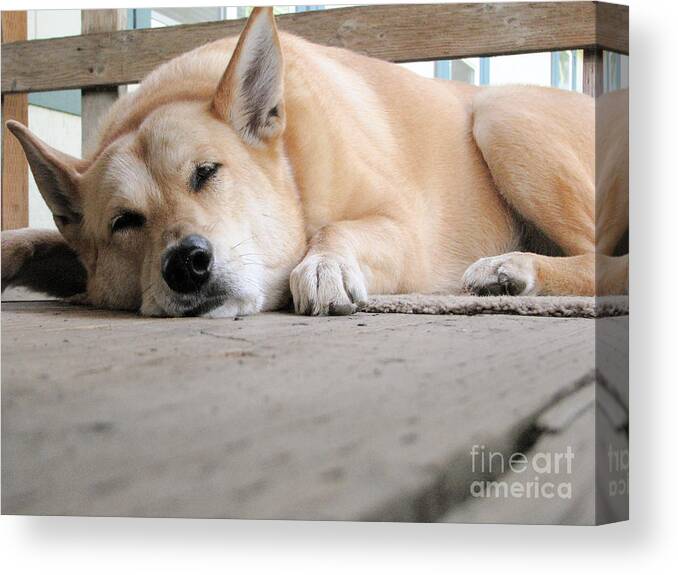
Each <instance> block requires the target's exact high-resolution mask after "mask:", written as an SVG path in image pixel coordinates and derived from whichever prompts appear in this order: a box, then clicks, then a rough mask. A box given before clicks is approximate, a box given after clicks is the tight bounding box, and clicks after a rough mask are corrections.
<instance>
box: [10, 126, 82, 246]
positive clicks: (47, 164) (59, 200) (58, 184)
mask: <svg viewBox="0 0 678 575" xmlns="http://www.w3.org/2000/svg"><path fill="white" fill-rule="evenodd" d="M7 128H8V129H9V131H10V132H12V134H14V135H15V136H16V137H17V139H18V140H19V142H20V143H21V146H22V147H23V149H24V153H25V154H26V158H27V159H28V164H29V165H30V167H31V172H33V177H34V178H35V182H36V184H37V185H38V189H39V190H40V193H41V194H42V197H43V198H44V200H45V203H46V204H47V206H48V207H49V209H50V210H51V212H52V215H53V216H54V221H55V223H56V225H57V227H58V228H59V230H60V231H61V232H62V233H64V235H66V233H67V231H71V230H72V228H69V226H73V225H77V224H79V223H80V220H81V211H80V193H79V182H80V179H81V175H80V171H84V169H85V167H86V163H85V162H84V161H83V160H79V159H77V158H74V157H72V156H69V155H68V154H64V153H63V152H60V151H59V150H55V149H54V148H52V147H51V146H48V145H47V144H45V142H43V141H42V140H40V138H38V137H37V136H36V135H35V134H33V132H31V131H30V130H29V129H28V128H27V127H26V126H24V125H23V124H20V123H19V122H14V121H12V120H10V121H9V122H7Z"/></svg>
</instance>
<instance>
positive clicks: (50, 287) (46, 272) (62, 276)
mask: <svg viewBox="0 0 678 575" xmlns="http://www.w3.org/2000/svg"><path fill="white" fill-rule="evenodd" d="M10 286H20V287H26V288H28V289H30V290H33V291H36V292H40V293H46V294H48V295H52V296H56V297H70V296H74V295H79V294H82V293H84V292H85V290H86V289H87V272H86V271H85V268H84V266H83V265H82V263H81V262H80V259H79V258H78V256H77V254H76V253H75V251H74V250H73V249H72V248H71V247H70V246H69V245H68V243H66V240H65V239H64V238H63V236H62V235H61V234H60V233H59V232H57V231H56V230H36V229H31V228H24V229H20V230H9V231H4V232H2V289H3V290H4V289H5V288H7V287H10Z"/></svg>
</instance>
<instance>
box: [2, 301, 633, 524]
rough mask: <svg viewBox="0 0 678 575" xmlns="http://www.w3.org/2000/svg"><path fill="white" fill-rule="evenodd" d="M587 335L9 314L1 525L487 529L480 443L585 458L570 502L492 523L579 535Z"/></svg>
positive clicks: (403, 323) (586, 474)
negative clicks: (330, 524)
mask: <svg viewBox="0 0 678 575" xmlns="http://www.w3.org/2000/svg"><path fill="white" fill-rule="evenodd" d="M610 321H614V322H617V323H616V324H615V325H619V326H621V327H622V330H621V331H622V332H624V330H625V329H626V327H625V326H626V322H627V318H614V319H611V320H610ZM594 337H595V322H594V321H593V320H589V319H565V318H541V317H514V316H475V317H466V316H424V315H422V316H414V315H398V314H384V315H378V314H374V315H373V314H357V315H353V316H348V317H332V318H306V317H299V316H294V315H289V314H284V313H267V314H261V315H257V316H252V317H247V318H242V319H238V320H208V319H200V318H197V319H147V318H140V317H136V316H133V315H129V314H122V313H113V312H102V311H96V310H91V309H88V308H80V307H71V306H69V305H66V304H63V303H60V302H9V303H3V308H2V507H3V512H4V513H9V514H58V515H123V516H126V515H132V516H165V517H179V516H181V517H232V518H286V519H292V518H297V519H347V520H351V519H366V520H377V521H380V520H413V521H445V520H455V521H465V520H466V521H472V520H476V519H477V520H487V515H486V514H485V513H484V512H483V505H485V506H486V505H487V504H486V503H485V504H482V503H481V502H476V501H474V500H471V501H469V497H468V490H469V487H468V486H469V483H470V482H471V481H472V480H473V479H474V475H473V472H472V470H471V465H470V456H469V453H470V450H471V448H472V447H473V445H484V446H487V447H488V448H494V449H496V450H501V451H502V452H505V453H510V452H512V451H513V450H515V449H518V448H521V449H526V448H531V447H533V445H538V444H539V442H541V441H544V440H546V441H550V442H551V443H553V441H560V443H562V444H563V445H565V444H566V443H567V444H577V445H581V453H582V456H581V458H580V460H581V462H582V463H581V467H580V471H578V475H577V477H579V479H577V481H580V483H581V484H582V486H583V487H582V489H581V490H580V491H579V492H578V497H577V502H576V504H573V505H570V506H568V507H567V508H563V507H562V506H560V507H558V506H557V505H554V506H552V507H549V506H548V505H542V506H539V508H538V509H536V510H535V509H534V508H533V507H526V506H517V507H513V508H512V507H510V506H508V507H507V506H505V505H503V504H502V503H501V502H499V503H497V504H496V505H495V506H494V508H495V509H496V508H497V506H500V507H502V508H503V509H504V512H503V516H501V517H500V519H499V520H504V521H527V522H536V523H540V522H549V521H554V522H577V521H581V522H589V523H590V522H592V520H593V519H592V518H593V516H592V507H593V503H592V498H593V486H592V485H591V474H592V466H593V459H592V457H593V456H592V450H593V447H592V446H591V445H590V443H591V441H592V434H593V427H592V426H593V423H592V421H593V420H592V413H593V412H592V405H593V404H592V402H593V397H594V385H593V373H594V363H595V357H594ZM554 410H555V412H556V413H558V410H560V412H561V416H560V419H558V417H556V418H555V420H556V421H560V423H559V424H557V425H560V426H561V429H555V430H551V432H550V434H549V437H540V436H539V435H538V433H539V431H540V430H541V429H542V427H540V426H541V422H542V421H545V420H544V418H549V417H550V415H549V414H550V413H552V412H554ZM563 412H564V413H566V414H568V415H567V416H566V417H563V416H562V413H563ZM551 419H553V418H551ZM535 430H536V431H537V436H534V432H535ZM553 431H555V433H553ZM531 434H532V435H531ZM535 442H536V443H535ZM476 479H477V477H476ZM490 519H491V518H490Z"/></svg>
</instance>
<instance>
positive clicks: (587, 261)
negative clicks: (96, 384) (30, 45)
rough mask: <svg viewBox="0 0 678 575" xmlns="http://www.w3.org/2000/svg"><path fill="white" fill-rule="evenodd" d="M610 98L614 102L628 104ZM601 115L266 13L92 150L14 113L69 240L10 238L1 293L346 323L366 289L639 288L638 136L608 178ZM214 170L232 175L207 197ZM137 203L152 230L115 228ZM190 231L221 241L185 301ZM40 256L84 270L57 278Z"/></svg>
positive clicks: (108, 131) (579, 100)
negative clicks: (427, 71)
mask: <svg viewBox="0 0 678 575" xmlns="http://www.w3.org/2000/svg"><path fill="white" fill-rule="evenodd" d="M614 97H615V98H616V99H617V100H619V101H620V102H619V104H614V105H610V106H607V107H606V108H607V109H610V110H612V109H613V108H615V107H616V106H622V107H623V106H624V105H625V99H626V93H619V94H618V95H614ZM615 117H616V116H615ZM619 117H621V118H623V117H624V114H620V115H619ZM594 125H595V107H594V101H593V99H592V98H590V97H588V96H584V95H581V94H577V93H571V92H566V91H560V90H554V89H550V88H536V87H524V86H521V87H497V88H479V87H475V86H470V85H466V84H461V83H456V82H449V81H441V80H428V79H424V78H421V77H419V76H417V75H415V74H413V73H412V72H410V71H408V70H406V69H403V68H402V67H399V66H396V65H393V64H390V63H386V62H382V61H378V60H374V59H370V58H366V57H363V56H359V55H356V54H354V53H351V52H348V51H346V50H341V49H336V48H328V47H323V46H318V45H314V44H311V43H309V42H306V41H304V40H302V39H300V38H297V37H294V36H291V35H288V34H278V32H277V31H276V27H275V23H274V19H273V16H272V12H271V10H270V9H256V10H255V11H254V12H253V14H252V16H251V17H250V19H249V21H248V23H247V26H246V28H245V30H244V32H243V33H242V35H241V36H240V39H239V41H238V42H237V43H236V40H235V39H231V38H228V39H224V40H221V41H218V42H214V43H211V44H208V45H206V46H203V47H201V48H198V49H196V50H194V51H192V52H189V53H187V54H185V55H183V56H181V57H179V58H177V59H175V60H173V61H171V62H169V63H167V64H165V65H163V66H161V67H160V68H158V69H157V70H156V71H155V72H153V73H152V74H150V75H149V76H148V77H147V78H146V79H145V80H144V81H143V82H142V83H141V85H140V86H139V88H138V89H137V90H136V91H134V92H132V93H131V94H129V95H127V96H125V97H123V98H121V99H120V100H119V102H117V103H116V104H115V106H113V108H112V109H111V111H110V113H109V115H108V117H107V119H106V120H105V122H104V124H103V126H102V128H101V131H100V139H99V146H98V148H97V150H96V151H95V152H94V153H93V154H92V155H91V156H90V157H88V158H86V159H84V160H78V159H75V158H72V157H69V156H67V155H65V154H62V153H60V152H58V151H56V150H54V149H52V148H50V147H49V146H47V145H46V144H44V143H43V142H41V141H40V140H39V139H38V138H37V137H36V136H34V135H33V134H31V133H30V132H29V131H28V129H26V128H25V127H24V126H22V125H20V124H18V123H16V122H12V123H10V124H9V128H10V129H11V130H12V132H13V133H14V134H15V135H16V136H17V137H18V138H19V140H20V141H21V143H22V145H23V147H24V149H25V151H26V155H27V157H28V160H29V163H30V165H31V169H32V170H33V173H34V175H35V179H36V181H37V184H38V186H39V188H40V191H41V193H42V195H43V197H44V198H45V200H46V202H47V204H48V205H49V207H50V209H51V210H52V212H53V214H54V218H55V221H56V224H57V227H58V229H59V233H57V232H48V231H44V230H43V231H36V230H19V231H14V232H3V235H2V242H3V253H2V277H3V286H6V285H9V284H12V283H14V284H21V285H27V286H29V287H34V288H37V289H41V290H43V291H48V292H53V293H56V294H58V295H60V296H63V295H66V294H75V293H79V292H86V297H87V300H88V301H89V302H90V303H91V304H93V305H95V306H103V307H110V308H116V309H130V310H140V311H141V313H142V314H146V315H188V314H196V313H198V314H204V313H210V314H213V315H234V314H247V313H253V312H257V311H260V310H269V309H276V308H280V307H281V306H284V305H285V304H286V302H288V301H289V295H290V292H291V295H292V298H293V301H294V306H295V309H296V311H297V312H299V313H308V314H327V313H349V312H351V311H354V310H355V309H356V306H357V305H358V304H359V303H360V302H361V301H363V300H364V299H365V298H366V297H367V294H368V293H403V292H422V293H434V292H445V293H458V292H461V291H468V292H471V293H477V294H481V295H482V294H489V293H511V294H555V295H558V294H563V295H564V294H594V293H599V294H601V293H620V292H624V291H625V290H626V284H627V275H628V259H627V256H625V257H614V256H617V254H616V253H615V249H616V246H617V245H618V244H619V242H620V241H621V240H622V238H623V237H624V234H625V233H626V231H627V228H628V216H627V208H628V200H624V198H625V197H626V190H627V189H628V181H627V179H626V180H625V179H624V176H623V173H624V168H625V166H623V165H622V166H621V169H620V166H619V158H623V157H625V156H624V155H625V153H626V149H627V147H628V140H627V135H626V133H627V132H625V131H624V126H623V125H622V126H618V122H617V121H616V120H615V121H613V122H611V123H610V125H613V126H615V130H618V131H619V132H618V133H614V134H611V135H610V137H609V144H610V145H609V146H606V147H605V151H599V155H600V154H603V155H606V156H609V157H606V158H599V159H598V161H599V162H601V161H604V162H607V163H605V164H604V165H603V164H599V169H598V170H596V169H595V168H594V158H595V133H594ZM205 162H209V163H212V164H220V167H219V168H218V170H217V172H216V174H215V175H214V177H212V178H210V179H209V181H207V183H206V184H205V185H204V187H203V188H201V189H200V190H198V191H196V189H194V188H195V186H192V185H191V182H192V178H193V177H194V171H195V169H196V166H198V165H201V164H203V163H205ZM601 166H603V167H601ZM605 166H611V168H609V169H608V168H606V167H605ZM606 170H607V171H606ZM596 174H597V175H598V178H597V179H598V181H597V182H596V181H595V180H596V177H595V175H596ZM596 183H597V188H596ZM596 189H598V194H599V197H598V201H594V196H595V190H596ZM123 211H131V212H134V213H136V214H139V215H141V216H143V218H144V221H143V223H142V225H136V226H133V227H130V228H128V229H124V230H122V231H117V232H112V226H111V222H112V220H113V219H114V218H115V217H116V216H117V215H119V214H120V213H121V212H123ZM596 222H599V223H598V229H596ZM137 223H138V222H137ZM195 233H197V234H200V235H203V236H205V237H207V238H208V239H209V240H210V241H211V243H212V245H213V246H214V250H215V264H214V270H213V276H214V279H213V280H212V281H211V282H210V283H209V284H208V285H207V286H206V287H205V288H204V289H201V291H200V292H198V293H192V294H189V295H182V294H177V293H173V292H172V291H171V290H170V289H169V288H168V286H167V284H166V283H165V282H164V281H163V278H162V276H161V269H160V268H161V263H160V262H161V257H162V255H163V253H164V252H165V251H166V250H167V249H168V247H170V246H172V245H174V244H176V243H177V242H178V241H179V240H180V239H181V238H183V237H185V236H187V235H188V234H195ZM537 239H541V240H543V241H541V242H537V241H535V240H537ZM537 244H540V245H541V247H540V248H534V247H533V249H536V250H539V251H540V253H533V252H530V251H527V250H528V248H529V247H530V246H536V245H537ZM522 250H525V251H522ZM45 254H48V255H50V254H51V256H50V257H51V258H52V260H51V263H50V265H51V266H52V268H54V267H56V268H59V267H60V266H62V265H63V266H70V268H68V269H72V268H75V269H76V270H77V269H80V270H82V268H84V272H86V273H77V272H73V273H68V274H64V273H61V274H57V275H54V284H53V285H52V286H51V287H50V286H49V281H47V280H46V279H45V277H44V276H45V275H49V274H46V273H40V272H39V271H36V270H47V269H48V266H47V265H45V266H41V265H38V263H37V261H36V260H39V256H41V257H42V260H40V261H43V262H44V261H45V258H46V256H45ZM60 262H62V263H60ZM596 262H598V264H599V265H598V266H597V267H598V269H596V265H595V263H596ZM80 263H81V265H80ZM50 269H51V268H50ZM64 276H67V277H64ZM57 284H58V285H57Z"/></svg>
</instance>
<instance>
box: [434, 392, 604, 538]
mask: <svg viewBox="0 0 678 575" xmlns="http://www.w3.org/2000/svg"><path fill="white" fill-rule="evenodd" d="M585 393H587V394H588V396H589V399H590V402H589V408H588V409H587V410H586V411H585V412H584V413H582V414H580V415H579V417H577V418H576V419H575V420H574V421H572V422H571V425H569V426H568V427H566V428H565V429H563V430H562V431H561V432H559V433H553V434H546V435H544V436H542V437H541V438H540V439H539V441H537V443H536V444H535V445H533V446H532V447H531V448H530V450H529V451H528V452H527V454H526V457H527V458H528V461H530V462H531V461H532V458H533V457H534V456H535V455H536V454H538V453H539V454H546V456H547V457H548V456H550V457H552V458H553V459H555V456H556V454H559V453H567V450H568V448H569V449H570V450H571V451H570V452H571V453H572V455H573V458H572V461H571V465H570V468H569V470H568V467H567V465H566V464H564V465H562V466H559V469H558V470H557V471H556V467H555V465H552V467H551V469H550V470H549V471H548V472H544V473H543V474H539V475H536V474H535V472H534V471H532V470H531V469H529V468H528V469H526V470H525V471H522V472H513V471H509V472H507V473H506V474H504V475H501V476H498V477H495V478H493V479H492V481H494V482H496V483H494V484H491V485H490V486H486V487H485V490H484V491H481V490H480V489H478V490H477V493H478V496H477V497H469V499H468V500H466V501H465V502H464V503H463V504H462V505H459V506H457V507H455V508H454V509H453V510H452V511H451V512H450V513H449V514H448V515H446V516H445V517H444V518H443V520H442V521H444V522H447V523H519V524H523V523H537V524H547V525H550V524H556V525H595V523H596V503H595V498H596V490H595V478H596V477H595V469H596V452H595V430H596V420H595V409H594V408H593V385H589V386H588V387H587V388H586V389H585ZM510 455H511V453H507V454H505V456H506V458H507V459H508V457H510ZM561 461H564V460H561ZM544 469H546V467H544ZM568 471H569V472H568ZM535 478H538V481H539V484H540V485H541V487H542V488H543V485H544V484H545V483H546V482H549V483H552V484H553V485H554V486H555V489H554V493H553V495H554V496H553V497H552V498H547V497H548V496H549V495H550V492H551V490H550V488H549V490H548V491H546V492H543V491H541V490H534V486H532V489H533V491H530V490H529V489H530V488H529V486H528V483H530V482H532V483H533V484H535V483H537V481H535ZM504 484H506V485H507V486H508V493H509V496H508V497H504V496H503V495H504V491H503V487H504ZM514 484H517V485H521V486H528V489H527V490H526V492H525V493H531V494H532V496H531V497H527V496H525V494H523V495H522V496H520V497H516V496H511V491H510V489H511V486H513V485H514ZM483 485H485V484H483ZM561 485H565V486H568V485H569V489H567V488H563V489H562V492H561V495H562V497H560V496H558V491H557V488H558V487H559V486H561ZM535 492H536V494H538V496H534V493H535ZM518 493H520V491H518ZM544 495H546V496H547V497H545V496H544Z"/></svg>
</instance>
